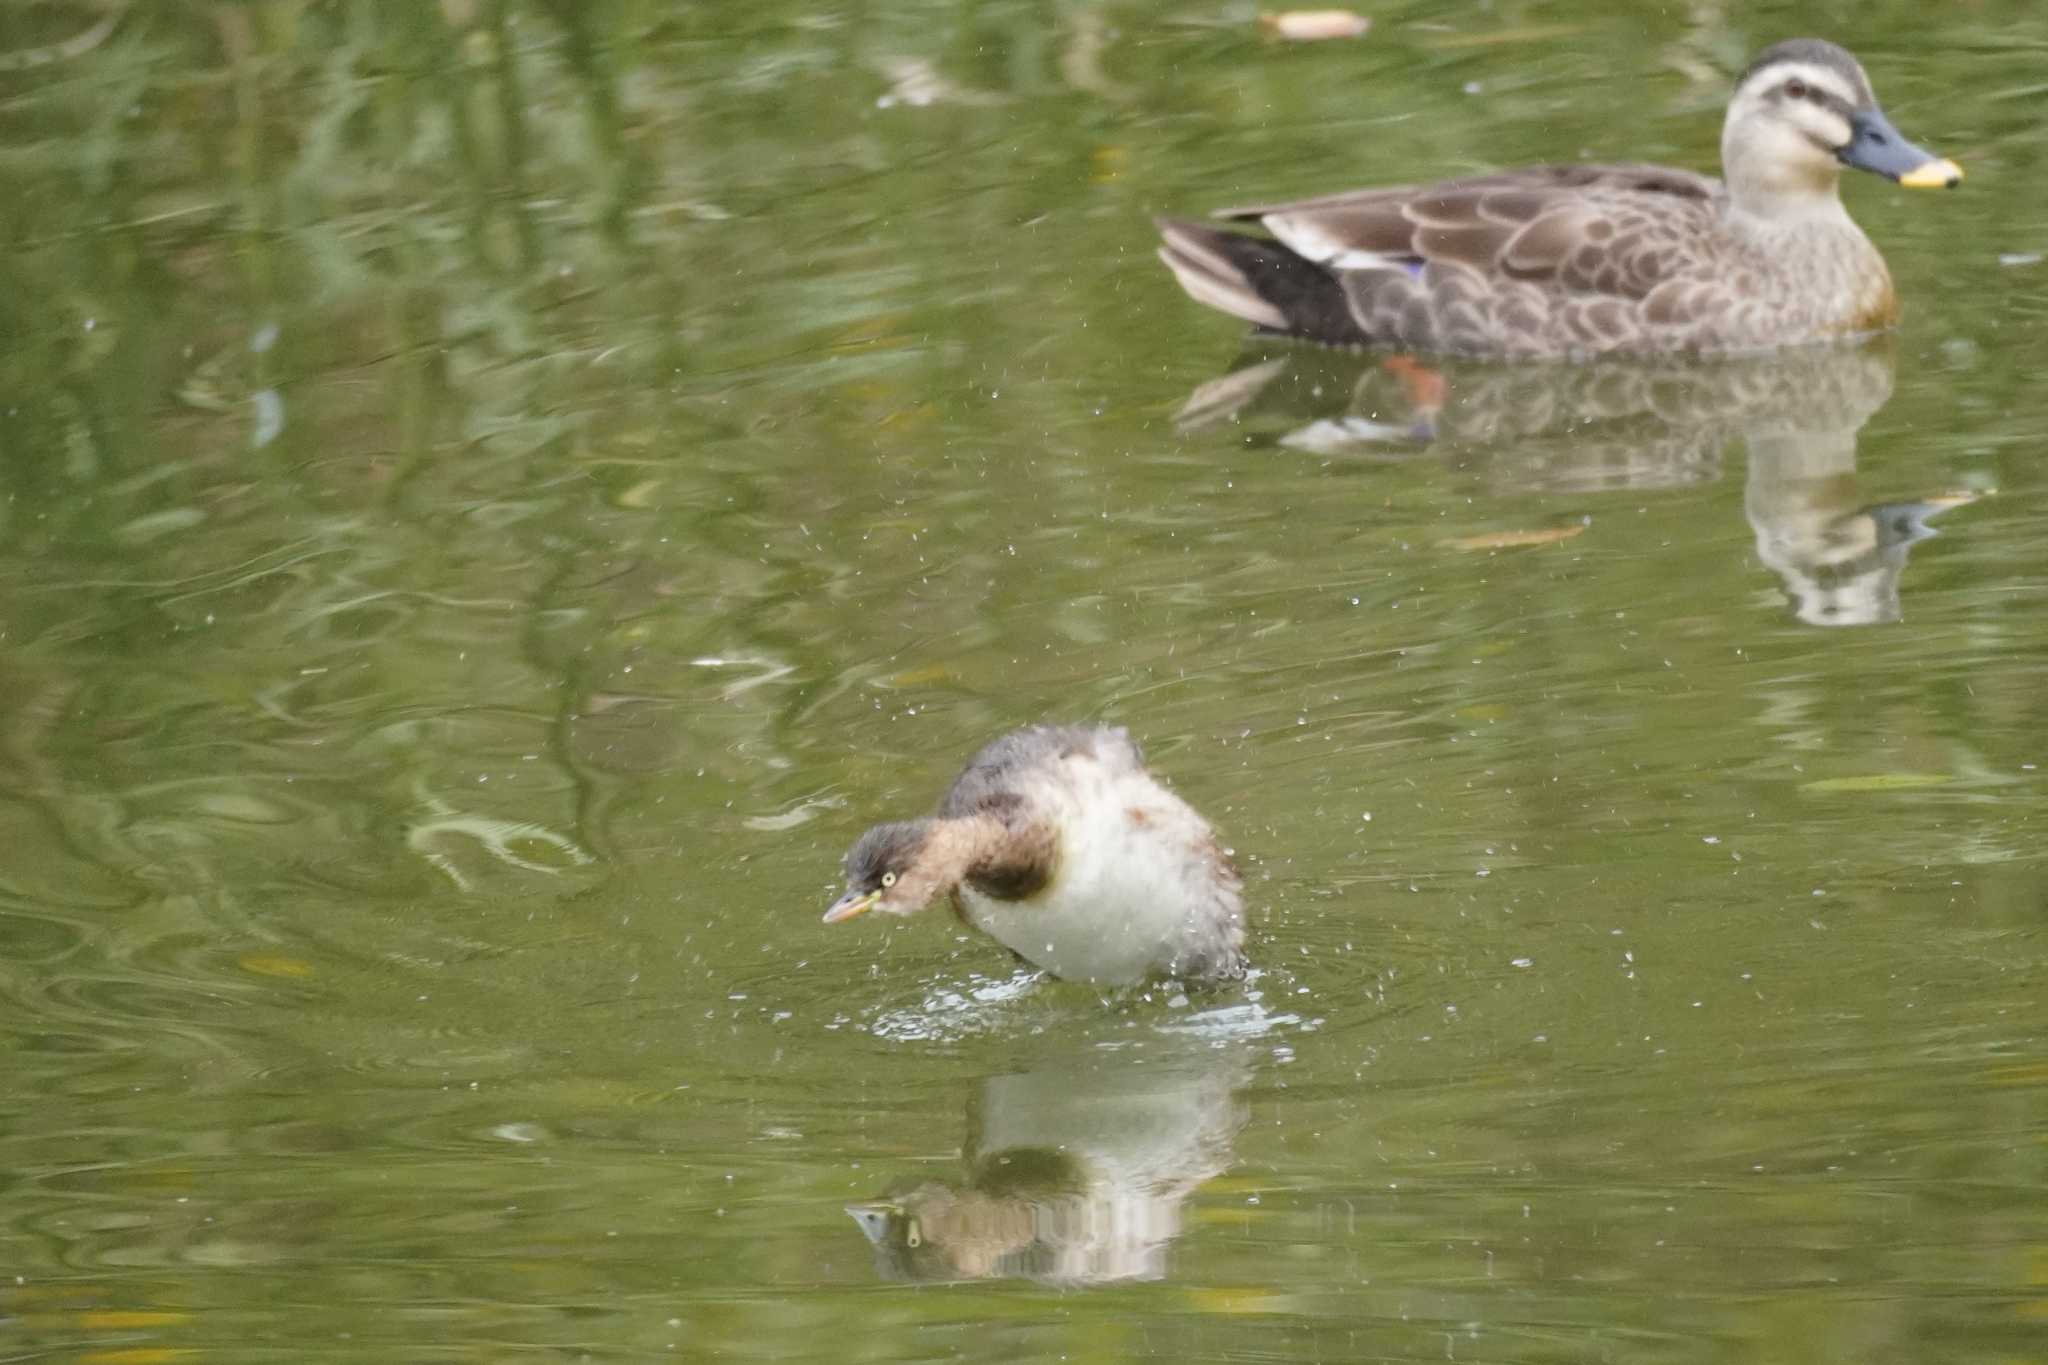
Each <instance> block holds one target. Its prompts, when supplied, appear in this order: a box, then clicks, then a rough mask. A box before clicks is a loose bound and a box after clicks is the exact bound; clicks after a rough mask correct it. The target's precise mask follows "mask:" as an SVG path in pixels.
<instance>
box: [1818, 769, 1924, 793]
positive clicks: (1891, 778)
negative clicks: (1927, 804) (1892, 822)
mask: <svg viewBox="0 0 2048 1365" xmlns="http://www.w3.org/2000/svg"><path fill="white" fill-rule="evenodd" d="M1953 781H1955V779H1954V778H1953V777H1950V776H1949V775H1948V774H1947V773H1872V774H1871V775H1870V776H1868V777H1825V778H1822V779H1821V780H1820V781H1818V782H1808V783H1806V784H1804V785H1803V786H1801V787H1800V788H1799V790H1801V791H1803V792H1896V791H1911V790H1913V789H1914V788H1915V787H1941V786H1946V785H1947V784H1948V783H1950V782H1953Z"/></svg>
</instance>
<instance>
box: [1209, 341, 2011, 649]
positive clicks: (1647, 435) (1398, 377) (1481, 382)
mask: <svg viewBox="0 0 2048 1365" xmlns="http://www.w3.org/2000/svg"><path fill="white" fill-rule="evenodd" d="M1891 391H1892V353H1891V348H1890V346H1889V344H1888V343H1887V342H1886V341H1883V340H1880V341H1878V342H1875V343H1872V344H1870V345H1866V346H1861V347H1846V348H1845V347H1804V348H1800V349H1797V350H1791V351H1785V352H1779V353H1776V354H1772V355H1767V356H1757V357H1753V358H1743V359H1723V360H1715V361H1706V362H1697V363H1683V362H1678V361H1660V362H1626V361H1623V362H1603V363H1600V364H1593V365H1484V364H1478V363H1474V362H1457V361H1449V362H1443V363H1440V364H1439V363H1433V362H1432V363H1428V364H1425V363H1423V362H1421V361H1418V360H1416V359H1414V358H1412V357H1408V356H1384V355H1356V354H1350V353H1346V352H1340V351H1329V350H1318V349H1311V348H1306V347H1291V348H1288V349H1286V350H1284V351H1281V352H1277V353H1276V352H1264V353H1248V354H1247V355H1246V356H1244V357H1243V358H1241V360H1240V362H1239V365H1238V367H1237V368H1235V369H1233V370H1232V371H1231V372H1230V373H1229V374H1227V375H1224V376H1223V377H1222V378H1220V379H1216V380H1212V381H1211V382H1209V383H1207V384H1204V385H1202V386H1201V387H1200V388H1199V389H1197V390H1196V391H1195V392H1194V394H1193V395H1192V396H1190V397H1189V399H1188V401H1187V403H1186V404H1185V405H1184V406H1183V407H1182V409H1181V411H1180V414H1179V416H1178V418H1177V419H1176V420H1177V422H1178V424H1179V426H1180V428H1181V430H1183V431H1197V430H1201V429H1204V428H1210V427H1217V426H1221V425H1222V424H1224V423H1230V424H1233V425H1234V426H1235V428H1236V429H1237V430H1238V431H1239V432H1240V433H1242V435H1243V437H1244V439H1246V440H1247V441H1249V442H1251V443H1254V444H1272V445H1278V446H1283V447H1287V448H1291V449H1297V450H1306V451H1311V452H1314V453H1317V454H1322V455H1329V456H1345V457H1352V458H1364V459H1373V460H1403V459H1412V458H1415V457H1418V456H1423V455H1428V456H1432V457H1437V458H1441V457H1444V456H1449V457H1451V458H1454V459H1456V460H1458V461H1459V462H1461V463H1462V464H1464V465H1465V466H1467V467H1468V468H1471V469H1473V470H1474V471H1476V472H1478V473H1479V474H1480V475H1481V476H1482V477H1484V478H1485V479H1486V481H1487V482H1488V483H1489V485H1491V486H1492V487H1493V488H1494V489H1495V490H1496V491H1498V492H1500V493H1503V494H1512V493H1520V492H1543V493H1585V492H1598V491H1605V490H1631V491H1637V492H1642V491H1652V490H1657V489H1668V488H1679V487H1684V486H1687V485H1692V484H1700V483H1707V482H1712V481H1713V480H1716V479H1718V478H1719V477H1720V476H1721V460H1722V454H1723V452H1724V451H1726V450H1727V449H1728V447H1729V446H1730V445H1731V444H1732V443H1733V442H1734V441H1735V440H1737V439H1738V438H1739V439H1741V440H1742V441H1743V442H1744V444H1745V445H1746V447H1747V450H1748V482H1747V484H1746V487H1745V489H1744V498H1743V506H1744V510H1745V512H1746V513H1747V515H1748V517H1749V522H1750V526H1751V527H1752V529H1754V531H1755V533H1756V545H1757V554H1758V557H1759V558H1761V559H1762V560H1763V562H1764V563H1765V565H1767V566H1768V567H1769V568H1770V569H1771V570H1772V571H1773V572H1775V573H1776V574H1777V575H1778V577H1779V578H1780V579H1781V580H1782V581H1783V583H1784V585H1785V589H1786V592H1787V594H1788V595H1789V597H1790V600H1791V604H1792V609H1793V612H1794V614H1795V615H1796V616H1797V617H1798V618H1799V619H1800V620H1801V621H1805V622H1808V623H1810V624H1813V625H1863V624H1869V623H1872V622H1878V621H1890V620H1896V619H1898V617H1899V614H1900V608H1899V575H1900V573H1901V571H1902V570H1903V569H1904V567H1905V563H1906V555H1907V553H1908V551H1909V550H1910V549H1911V547H1912V545H1913V544H1914V542H1916V541H1919V540H1923V539H1925V538H1926V537H1928V536H1930V535H1932V534H1934V532H1933V530H1932V528H1931V527H1929V526H1928V525H1927V519H1928V518H1929V517H1931V516H1933V515H1934V514H1936V513H1938V512H1941V511H1943V510H1945V509H1947V508H1950V507H1954V506H1956V505H1958V504H1960V503H1964V502H1969V501H1971V500H1972V499H1973V498H1974V496H1975V495H1974V494H1965V493H1944V494H1941V495H1938V496H1930V497H1926V498H1922V499H1919V500H1916V501H1908V502H1898V503H1877V504H1866V503H1864V502H1863V501H1862V500H1861V496H1860V493H1859V491H1858V487H1857V481H1856V439H1857V435H1858V433H1859V432H1860V431H1861V430H1862V428H1863V424H1864V423H1865V422H1866V421H1868V420H1869V419H1870V416H1871V415H1872V414H1873V413H1875V412H1876V411H1877V410H1878V409H1879V408H1881V407H1883V406H1884V404H1885V402H1886V400H1887V399H1889V398H1890V397H1891Z"/></svg>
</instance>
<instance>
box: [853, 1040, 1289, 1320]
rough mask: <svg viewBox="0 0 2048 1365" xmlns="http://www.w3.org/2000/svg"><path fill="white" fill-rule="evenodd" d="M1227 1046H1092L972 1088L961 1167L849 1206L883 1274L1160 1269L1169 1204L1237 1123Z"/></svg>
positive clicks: (1222, 1166)
mask: <svg viewBox="0 0 2048 1365" xmlns="http://www.w3.org/2000/svg"><path fill="white" fill-rule="evenodd" d="M1247 1078H1248V1069H1247V1067H1246V1066H1245V1064H1244V1062H1243V1060H1242V1058H1241V1057H1239V1056H1238V1055H1237V1054H1236V1053H1235V1052H1233V1051H1229V1050H1224V1051H1215V1050H1210V1049H1207V1048H1204V1049H1202V1050H1200V1051H1196V1052H1191V1053H1188V1054H1185V1055H1181V1056H1176V1057H1172V1058H1162V1057H1159V1056H1147V1055H1146V1053H1145V1052H1142V1051H1139V1050H1136V1049H1133V1050H1126V1051H1117V1052H1097V1053H1090V1054H1088V1055H1086V1056H1085V1057H1081V1058H1077V1059H1072V1060H1070V1061H1068V1062H1064V1063H1062V1064H1057V1065H1047V1066H1044V1067H1041V1068H1039V1069H1037V1070H1032V1071H1026V1072H1021V1073H1016V1074H1011V1075H1003V1076H993V1077H990V1078H988V1079H987V1080H985V1081H983V1082H982V1083H981V1086H980V1090H979V1093H978V1095H977V1096H976V1098H975V1100H974V1101H973V1102H972V1103H971V1104H970V1109H969V1120H968V1132H969V1136H968V1141H967V1144H966V1149H965V1152H964V1157H965V1170H964V1172H963V1173H962V1174H961V1176H960V1178H958V1179H954V1180H923V1181H920V1182H918V1183H916V1184H914V1185H909V1186H906V1187H903V1188H900V1189H897V1190H894V1191H892V1192H891V1193H890V1194H888V1195H887V1196H885V1197H883V1198H880V1199H873V1200H868V1201H865V1202H862V1203H858V1204H850V1205H848V1206H847V1210H846V1211H847V1212H848V1213H849V1214H851V1215H852V1216H853V1218H854V1221H855V1222H857V1223H859V1224H860V1227H861V1230H862V1231H863V1232H865V1233H866V1234H867V1237H868V1240H869V1241H870V1242H871V1243H873V1245H874V1248H875V1254H876V1263H877V1266H878V1267H879V1269H880V1270H881V1273H882V1274H883V1275H885V1276H887V1277H888V1278H891V1279H905V1280H968V1279H990V1278H1023V1279H1031V1280H1039V1281H1043V1282H1046V1283H1052V1284H1069V1285H1078V1284H1097V1283H1103V1282H1107V1281H1111V1280H1152V1279H1159V1278H1161V1277H1163V1276H1164V1275H1165V1274H1166V1269H1167V1250H1168V1247H1169V1246H1170V1245H1171V1244H1172V1242H1173V1240H1174V1239H1175V1238H1176V1237H1178V1236H1179V1234H1180V1231H1181V1207H1182V1205H1183V1204H1184V1203H1185V1202H1186V1200H1187V1198H1188V1196H1189V1194H1191V1193H1192V1192H1193V1191H1194V1190H1195V1189H1196V1188H1197V1187H1198V1186H1200V1185H1201V1184H1202V1183H1203V1182H1204V1181H1207V1180H1210V1179H1212V1178H1213V1177H1215V1176H1217V1175H1219V1174H1221V1173H1222V1172H1223V1171H1225V1170H1227V1169H1228V1168H1229V1167H1230V1165H1231V1163H1232V1161H1233V1159H1234V1158H1233V1156H1232V1143H1233V1141H1234V1140H1235V1138H1236V1135H1237V1132H1238V1130H1239V1129H1240V1128H1242V1127H1243V1126H1244V1122H1245V1107H1244V1105H1243V1103H1242V1101H1240V1100H1239V1098H1238V1091H1239V1090H1240V1089H1241V1088H1242V1087H1243V1085H1244V1084H1245V1081H1246V1080H1247Z"/></svg>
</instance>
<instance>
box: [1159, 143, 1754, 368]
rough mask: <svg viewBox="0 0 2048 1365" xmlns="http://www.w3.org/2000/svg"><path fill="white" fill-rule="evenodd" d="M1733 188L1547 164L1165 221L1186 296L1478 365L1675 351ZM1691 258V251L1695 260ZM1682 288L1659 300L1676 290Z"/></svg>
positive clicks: (1297, 330)
mask: <svg viewBox="0 0 2048 1365" xmlns="http://www.w3.org/2000/svg"><path fill="white" fill-rule="evenodd" d="M1719 195H1720V185H1719V182H1718V181H1715V180H1713V179H1711V178H1709V177H1706V176H1701V175H1695V174H1693V173H1691V172H1689V171H1681V170H1673V169H1670V168H1668V167H1662V166H1648V165H1607V166H1541V167H1531V168H1528V169H1525V170H1517V171H1508V172H1503V173H1501V174H1497V175H1484V176H1473V177H1470V178H1467V179H1462V180H1449V181H1445V182H1443V183H1441V184H1435V185H1408V186H1398V187H1394V188H1387V189H1372V190H1359V191H1355V192H1352V193H1348V194H1336V195H1328V196H1324V197H1322V198H1317V199H1305V200H1300V201H1297V202H1293V203H1282V204H1262V205H1251V206H1246V207H1241V208H1233V209H1226V210H1224V211H1223V212H1222V213H1221V214H1220V215H1219V216H1220V217H1224V218H1231V219H1236V220H1239V221H1253V222H1257V223H1258V224H1259V225H1260V226H1262V227H1264V228H1265V229H1266V231H1268V232H1270V233H1271V234H1272V235H1273V240H1271V241H1265V240H1262V239H1259V238H1253V237H1247V236H1244V235H1242V234H1237V233H1229V232H1219V231H1217V230H1216V229H1214V228H1208V227H1204V226H1201V225H1196V224H1188V223H1169V224H1163V225H1162V230H1163V231H1164V232H1165V235H1166V245H1165V246H1164V247H1163V248H1162V251H1161V254H1162V256H1163V257H1164V258H1165V259H1166V262H1167V264H1168V265H1169V266H1172V267H1173V269H1174V272H1175V274H1176V275H1177V276H1179V278H1180V280H1181V283H1182V285H1183V286H1184V287H1186V288H1187V289H1188V292H1189V293H1191V294H1193V295H1194V296H1195V297H1196V298H1198V299H1200V300H1201V301H1203V302H1205V303H1209V304H1210V305H1211V306H1214V307H1220V308H1223V309H1224V310H1225V311H1227V312H1233V313H1236V314H1237V315H1238V316H1240V317H1245V318H1247V319H1248V320H1250V321H1253V322H1255V323H1258V324H1259V325H1260V326H1262V327H1266V328H1268V329H1270V330H1274V331H1282V332H1290V333H1294V334H1297V335H1303V336H1308V337H1312V338H1314V339H1316V340H1321V341H1330V342H1337V343H1365V344H1371V345H1392V346H1401V347H1404V348H1410V349H1416V350H1430V351H1449V352H1460V353H1465V354H1476V355H1532V354H1568V353H1573V352H1579V351H1607V350H1646V349H1662V348H1663V346H1662V345H1661V344H1659V340H1660V339H1659V337H1658V336H1657V335H1656V333H1657V332H1658V329H1660V328H1668V327H1669V325H1670V324H1672V323H1674V322H1675V323H1677V324H1680V325H1681V326H1682V325H1684V324H1686V323H1687V322H1689V321H1690V320H1691V315H1692V313H1693V312H1696V311H1698V309H1700V308H1703V307H1711V306H1712V300H1711V299H1701V300H1697V301H1695V300H1692V299H1691V297H1690V295H1688V294H1685V293H1684V292H1683V290H1684V285H1685V283H1686V282H1685V281H1684V280H1683V279H1682V278H1680V277H1682V276H1683V275H1684V274H1685V272H1686V268H1687V267H1688V266H1693V267H1696V266H1697V265H1698V261H1697V260H1696V259H1695V258H1696V255H1697V251H1698V248H1699V244H1700V243H1701V242H1703V241H1704V240H1706V238H1707V237H1708V236H1709V232H1710V229H1711V227H1712V225H1713V222H1714V216H1715V212H1716V209H1715V204H1716V200H1717V199H1718V197H1719ZM1689 248H1690V250H1689ZM1673 283H1676V284H1678V285H1679V286H1680V288H1679V289H1676V290H1671V291H1667V296H1666V297H1663V298H1657V297H1655V296H1656V295H1657V292H1658V290H1659V289H1660V287H1662V286H1665V285H1667V284H1673Z"/></svg>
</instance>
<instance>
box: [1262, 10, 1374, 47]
mask: <svg viewBox="0 0 2048 1365" xmlns="http://www.w3.org/2000/svg"><path fill="white" fill-rule="evenodd" d="M1259 24H1260V26H1261V27H1262V28H1264V29H1265V30H1266V32H1268V33H1270V34H1272V35H1273V36H1274V37H1276V38H1284V39H1286V40H1287V41H1288V42H1290V43H1320V42H1324V41H1327V40H1328V39H1331V38H1356V37H1359V36H1360V35H1362V34H1363V33H1364V32H1365V31H1366V30H1367V29H1369V28H1371V27H1372V20H1370V19H1368V18H1366V17H1365V16H1364V15H1362V14H1353V13H1352V12H1351V11H1350V10H1348V9H1291V10H1285V11H1283V12H1281V13H1279V14H1261V15H1260V16H1259Z"/></svg>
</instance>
